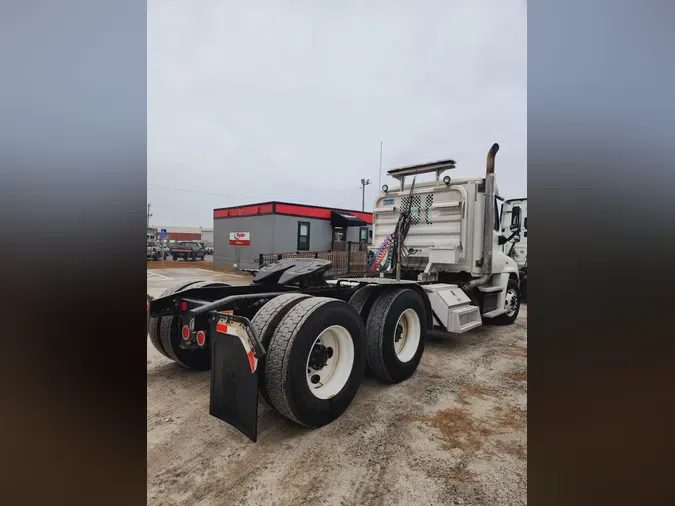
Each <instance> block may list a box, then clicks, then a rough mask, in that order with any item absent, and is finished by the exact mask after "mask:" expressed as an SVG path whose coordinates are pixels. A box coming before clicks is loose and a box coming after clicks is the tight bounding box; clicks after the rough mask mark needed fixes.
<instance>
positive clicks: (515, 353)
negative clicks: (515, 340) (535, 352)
mask: <svg viewBox="0 0 675 506" xmlns="http://www.w3.org/2000/svg"><path fill="white" fill-rule="evenodd" d="M504 355H509V356H512V357H523V358H527V348H523V347H522V346H516V345H515V344H512V345H511V346H509V349H508V350H506V351H505V352H504Z"/></svg>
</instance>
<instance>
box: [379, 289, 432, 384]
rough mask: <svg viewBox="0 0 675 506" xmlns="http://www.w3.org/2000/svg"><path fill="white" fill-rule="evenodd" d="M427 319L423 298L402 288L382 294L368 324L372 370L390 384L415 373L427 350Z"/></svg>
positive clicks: (412, 291)
mask: <svg viewBox="0 0 675 506" xmlns="http://www.w3.org/2000/svg"><path fill="white" fill-rule="evenodd" d="M426 331H427V318H426V311H425V309H424V303H423V301H422V298H421V297H420V296H419V294H418V293H417V292H415V291H414V290H410V289H408V288H401V289H396V290H388V291H385V292H384V293H382V294H381V295H380V296H379V297H378V298H377V299H376V300H375V302H374V303H373V307H372V308H371V310H370V314H369V315H368V322H367V323H366V342H367V355H368V369H369V370H370V371H372V372H373V374H374V375H375V376H377V377H378V378H380V379H382V380H384V381H387V382H389V383H399V382H401V381H403V380H406V379H408V378H409V377H410V376H412V375H413V373H414V372H415V370H416V369H417V366H418V365H419V363H420V360H421V358H422V354H423V353H424V338H425V334H426Z"/></svg>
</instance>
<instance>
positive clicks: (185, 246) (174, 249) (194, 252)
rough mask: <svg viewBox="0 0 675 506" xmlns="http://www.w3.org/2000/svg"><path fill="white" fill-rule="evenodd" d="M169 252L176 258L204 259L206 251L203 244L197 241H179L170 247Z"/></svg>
mask: <svg viewBox="0 0 675 506" xmlns="http://www.w3.org/2000/svg"><path fill="white" fill-rule="evenodd" d="M169 254H170V255H171V256H172V257H173V259H174V260H178V259H179V258H183V259H185V260H204V257H205V256H206V252H205V251H204V248H203V247H202V245H201V244H199V243H198V242H196V241H184V242H178V243H176V244H174V245H172V246H171V248H169Z"/></svg>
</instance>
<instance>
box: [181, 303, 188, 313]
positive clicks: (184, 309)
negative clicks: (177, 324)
mask: <svg viewBox="0 0 675 506" xmlns="http://www.w3.org/2000/svg"><path fill="white" fill-rule="evenodd" d="M180 310H181V311H187V302H185V301H183V302H181V303H180Z"/></svg>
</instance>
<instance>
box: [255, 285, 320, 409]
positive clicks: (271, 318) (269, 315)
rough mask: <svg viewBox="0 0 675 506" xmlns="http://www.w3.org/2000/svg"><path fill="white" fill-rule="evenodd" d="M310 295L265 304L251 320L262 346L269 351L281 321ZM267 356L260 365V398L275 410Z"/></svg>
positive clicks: (296, 294) (284, 298)
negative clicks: (266, 362)
mask: <svg viewBox="0 0 675 506" xmlns="http://www.w3.org/2000/svg"><path fill="white" fill-rule="evenodd" d="M309 297H310V295H306V294H304V293H288V294H284V295H279V296H277V297H274V298H273V299H272V300H271V301H269V302H268V303H267V304H265V305H264V306H263V307H261V308H260V310H259V311H258V312H257V313H256V315H255V316H254V317H253V320H251V326H252V327H253V331H254V332H255V335H256V336H257V337H258V339H259V340H260V342H261V343H262V345H263V346H264V347H265V349H267V348H268V347H269V344H270V340H271V339H272V335H273V334H274V331H275V330H276V328H277V325H279V322H280V321H281V319H282V318H283V317H284V316H286V313H288V312H289V311H290V310H291V309H292V308H293V307H294V306H295V305H296V304H298V303H300V302H301V301H303V300H305V299H309ZM266 358H267V355H265V356H264V357H262V358H261V359H260V361H259V363H258V370H259V371H260V382H259V385H260V387H259V393H260V398H261V399H262V400H263V402H264V403H265V404H266V405H267V406H268V407H270V408H272V409H275V408H274V406H273V405H272V402H271V401H270V397H269V394H268V393H267V385H266V383H265V359H266Z"/></svg>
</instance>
